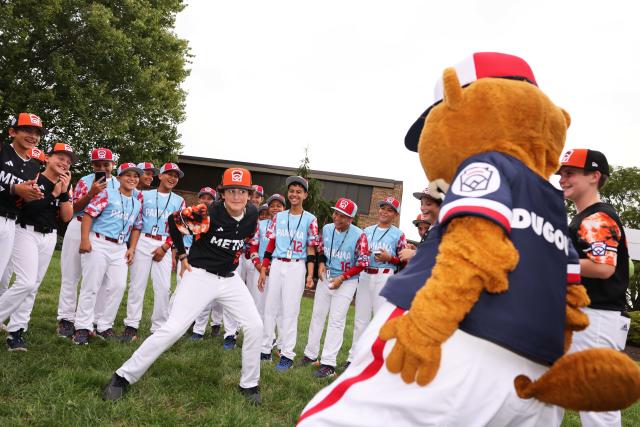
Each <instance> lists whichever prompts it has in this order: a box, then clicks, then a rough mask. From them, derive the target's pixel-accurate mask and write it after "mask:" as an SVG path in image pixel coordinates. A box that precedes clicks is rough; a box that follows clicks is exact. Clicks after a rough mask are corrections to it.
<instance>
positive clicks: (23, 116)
mask: <svg viewBox="0 0 640 427" xmlns="http://www.w3.org/2000/svg"><path fill="white" fill-rule="evenodd" d="M9 127H10V128H14V129H17V128H21V127H34V128H38V129H40V135H46V133H47V130H46V129H45V128H44V126H43V125H42V119H40V117H38V116H36V115H35V114H32V113H19V114H18V115H17V116H16V117H14V118H13V119H12V120H11V124H10V125H9Z"/></svg>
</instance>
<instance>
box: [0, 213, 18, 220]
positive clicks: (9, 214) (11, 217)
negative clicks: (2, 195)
mask: <svg viewBox="0 0 640 427" xmlns="http://www.w3.org/2000/svg"><path fill="white" fill-rule="evenodd" d="M0 216H3V217H5V218H8V219H17V218H18V214H17V213H15V212H8V211H0Z"/></svg>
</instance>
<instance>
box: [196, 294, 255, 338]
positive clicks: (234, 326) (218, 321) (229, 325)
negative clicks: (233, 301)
mask: <svg viewBox="0 0 640 427" xmlns="http://www.w3.org/2000/svg"><path fill="white" fill-rule="evenodd" d="M209 315H211V326H214V325H224V336H225V337H229V336H234V337H235V336H236V333H237V332H238V327H239V325H238V321H237V320H236V319H234V318H233V317H232V316H231V314H230V313H229V311H228V310H224V309H223V308H222V304H220V303H218V302H212V303H211V304H209V305H208V306H206V307H205V309H204V310H202V312H201V313H200V314H199V315H198V317H197V318H196V321H195V323H194V325H193V332H195V333H196V334H200V335H204V333H205V331H206V329H207V322H208V321H209ZM261 318H262V317H261Z"/></svg>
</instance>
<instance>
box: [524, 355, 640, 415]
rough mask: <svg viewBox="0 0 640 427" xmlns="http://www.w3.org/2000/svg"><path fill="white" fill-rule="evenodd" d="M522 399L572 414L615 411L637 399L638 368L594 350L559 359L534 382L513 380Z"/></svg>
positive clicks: (623, 358)
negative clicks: (541, 403)
mask: <svg viewBox="0 0 640 427" xmlns="http://www.w3.org/2000/svg"><path fill="white" fill-rule="evenodd" d="M514 384H515V388H516V392H517V394H518V396H519V397H521V398H523V399H529V398H532V397H533V398H536V399H538V400H540V401H542V402H545V403H550V404H552V405H558V406H561V407H563V408H566V409H571V410H574V411H617V410H620V409H624V408H626V407H627V406H630V405H632V404H633V403H635V402H636V401H637V400H638V399H640V368H638V366H637V365H636V364H635V363H634V362H633V361H632V360H631V359H630V358H629V357H628V356H626V355H625V354H623V353H620V352H618V351H615V350H611V349H605V348H594V349H589V350H585V351H580V352H578V353H572V354H567V355H565V356H563V357H562V358H560V359H559V360H558V361H557V362H556V363H554V364H553V366H552V367H551V368H550V369H549V370H548V371H547V372H546V373H545V374H544V375H542V376H541V377H540V378H539V379H538V380H536V381H531V380H530V379H529V378H528V377H526V376H524V375H519V376H518V377H517V378H516V379H515V380H514Z"/></svg>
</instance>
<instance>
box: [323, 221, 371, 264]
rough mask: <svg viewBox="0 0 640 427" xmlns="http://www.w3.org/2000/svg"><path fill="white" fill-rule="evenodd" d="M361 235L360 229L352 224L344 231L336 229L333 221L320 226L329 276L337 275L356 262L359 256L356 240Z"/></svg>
mask: <svg viewBox="0 0 640 427" xmlns="http://www.w3.org/2000/svg"><path fill="white" fill-rule="evenodd" d="M361 236H362V229H360V228H358V227H356V226H355V225H353V224H350V225H349V228H347V229H346V230H345V231H338V230H336V226H335V224H333V223H331V224H327V225H325V226H324V227H322V242H323V245H324V254H325V256H326V257H327V264H326V266H327V269H328V270H329V272H330V273H329V275H330V277H338V276H339V275H341V274H342V273H345V272H346V271H348V270H349V269H350V268H351V267H353V266H354V265H355V264H356V261H357V258H358V257H359V256H360V251H359V250H358V241H359V240H360V237H361Z"/></svg>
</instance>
